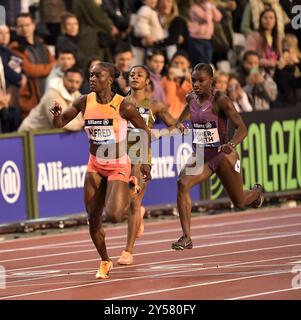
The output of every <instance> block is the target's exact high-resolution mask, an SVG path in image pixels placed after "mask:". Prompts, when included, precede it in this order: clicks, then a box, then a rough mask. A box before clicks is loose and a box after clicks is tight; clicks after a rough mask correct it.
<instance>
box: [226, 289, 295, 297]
mask: <svg viewBox="0 0 301 320" xmlns="http://www.w3.org/2000/svg"><path fill="white" fill-rule="evenodd" d="M300 289H301V287H300V288H287V289H280V290H274V291H266V292H260V293H254V294H249V295H247V296H241V297H235V298H228V299H226V300H242V299H247V298H254V297H260V296H266V295H269V294H275V293H279V292H286V291H292V290H300Z"/></svg>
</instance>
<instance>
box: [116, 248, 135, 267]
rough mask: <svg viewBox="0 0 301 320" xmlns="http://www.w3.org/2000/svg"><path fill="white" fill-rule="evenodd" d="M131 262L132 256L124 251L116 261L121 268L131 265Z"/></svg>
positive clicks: (132, 260)
mask: <svg viewBox="0 0 301 320" xmlns="http://www.w3.org/2000/svg"><path fill="white" fill-rule="evenodd" d="M133 262H134V259H133V255H132V254H131V253H130V252H129V251H125V250H123V251H122V253H121V256H120V258H119V259H118V261H117V263H118V264H120V265H122V266H123V265H130V264H133Z"/></svg>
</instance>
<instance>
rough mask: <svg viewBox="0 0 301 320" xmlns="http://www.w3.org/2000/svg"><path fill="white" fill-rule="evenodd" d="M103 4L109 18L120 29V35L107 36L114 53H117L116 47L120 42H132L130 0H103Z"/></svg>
mask: <svg viewBox="0 0 301 320" xmlns="http://www.w3.org/2000/svg"><path fill="white" fill-rule="evenodd" d="M103 6H104V9H105V11H106V12H107V14H108V16H109V18H110V19H111V20H112V21H113V23H114V25H115V27H116V28H117V29H118V31H119V34H118V36H117V37H116V38H115V39H113V41H112V37H110V36H109V37H107V41H110V42H111V43H110V48H111V50H112V54H113V56H114V54H115V51H114V49H115V47H116V45H117V43H118V42H120V41H124V42H130V32H131V27H130V17H131V12H130V6H129V1H128V0H103Z"/></svg>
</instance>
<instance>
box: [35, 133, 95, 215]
mask: <svg viewBox="0 0 301 320" xmlns="http://www.w3.org/2000/svg"><path fill="white" fill-rule="evenodd" d="M34 148H35V173H36V188H37V199H38V212H39V218H46V217H53V216H59V215H65V214H72V213H82V212H85V209H84V203H83V185H84V178H85V172H86V165H87V162H88V157H89V150H88V142H87V136H86V134H85V133H84V132H73V133H65V132H64V133H54V134H35V135H34Z"/></svg>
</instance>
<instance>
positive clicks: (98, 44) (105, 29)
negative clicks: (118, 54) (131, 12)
mask: <svg viewBox="0 0 301 320" xmlns="http://www.w3.org/2000/svg"><path fill="white" fill-rule="evenodd" d="M101 2H102V1H101V0H85V1H83V0H73V10H72V11H73V13H74V14H75V15H76V16H77V19H78V21H79V47H80V48H81V50H82V52H83V53H84V56H85V63H86V62H87V61H88V60H89V59H90V58H91V57H92V56H96V55H97V56H99V57H100V58H101V59H102V60H106V61H109V60H112V56H111V53H110V50H109V49H108V45H107V43H106V42H105V41H102V40H103V38H105V37H103V36H106V35H110V36H111V37H115V36H117V35H118V34H119V31H118V29H117V28H116V27H115V26H114V24H113V22H112V20H111V19H110V18H109V16H108V14H107V13H106V11H105V10H104V7H103V5H102V4H101Z"/></svg>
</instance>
